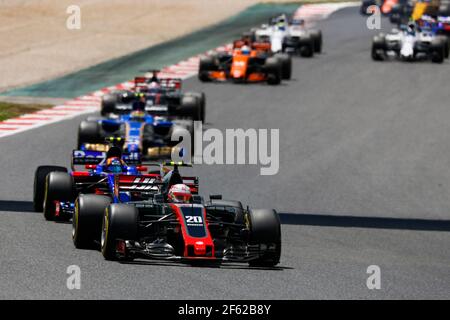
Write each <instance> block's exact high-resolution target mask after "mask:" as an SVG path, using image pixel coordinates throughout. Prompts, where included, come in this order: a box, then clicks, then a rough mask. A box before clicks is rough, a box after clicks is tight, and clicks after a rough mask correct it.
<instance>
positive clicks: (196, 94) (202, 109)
mask: <svg viewBox="0 0 450 320" xmlns="http://www.w3.org/2000/svg"><path fill="white" fill-rule="evenodd" d="M184 95H185V96H192V97H195V98H196V99H197V100H198V103H199V104H200V119H199V120H200V121H201V122H202V123H204V122H205V114H206V96H205V93H204V92H186V93H185V94H184Z"/></svg>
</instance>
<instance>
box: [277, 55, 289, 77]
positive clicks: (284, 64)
mask: <svg viewBox="0 0 450 320" xmlns="http://www.w3.org/2000/svg"><path fill="white" fill-rule="evenodd" d="M276 57H277V58H278V59H279V60H280V63H281V77H282V79H283V80H290V79H291V75H292V59H291V56H290V55H288V54H283V53H281V54H277V55H276Z"/></svg>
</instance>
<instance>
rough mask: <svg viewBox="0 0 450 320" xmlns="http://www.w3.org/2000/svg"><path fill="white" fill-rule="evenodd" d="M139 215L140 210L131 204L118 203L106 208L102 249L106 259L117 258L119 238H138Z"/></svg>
mask: <svg viewBox="0 0 450 320" xmlns="http://www.w3.org/2000/svg"><path fill="white" fill-rule="evenodd" d="M138 216H139V212H138V210H137V209H136V207H134V206H131V205H126V204H119V203H117V204H111V205H109V206H108V207H107V208H106V209H105V211H104V214H103V223H102V234H101V250H102V255H103V257H104V258H105V259H106V260H117V255H116V246H117V240H119V239H120V240H137V231H138V230H137V229H138ZM125 258H126V257H125Z"/></svg>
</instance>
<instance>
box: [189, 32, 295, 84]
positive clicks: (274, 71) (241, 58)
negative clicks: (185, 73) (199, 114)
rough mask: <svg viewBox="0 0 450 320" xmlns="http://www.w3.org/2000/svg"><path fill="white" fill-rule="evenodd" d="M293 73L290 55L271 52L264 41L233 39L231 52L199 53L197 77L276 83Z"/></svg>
mask: <svg viewBox="0 0 450 320" xmlns="http://www.w3.org/2000/svg"><path fill="white" fill-rule="evenodd" d="M291 73H292V62H291V58H290V57H289V56H288V55H286V54H273V53H272V52H271V50H270V46H269V44H267V43H256V42H251V41H247V40H242V39H240V40H236V41H234V43H233V49H232V51H231V52H218V53H215V54H212V55H210V56H206V57H201V58H200V65H199V72H198V78H199V79H200V81H204V82H205V81H212V80H218V81H226V80H232V81H234V82H267V83H268V84H270V85H277V84H280V83H281V80H282V79H283V80H289V79H290V78H291Z"/></svg>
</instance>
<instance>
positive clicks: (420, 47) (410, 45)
mask: <svg viewBox="0 0 450 320" xmlns="http://www.w3.org/2000/svg"><path fill="white" fill-rule="evenodd" d="M448 54H449V50H448V41H447V39H446V38H445V36H440V35H435V34H433V32H431V31H429V30H420V29H418V28H417V27H416V26H415V25H414V24H410V25H408V26H402V27H401V30H398V29H392V31H391V33H389V34H386V35H385V34H382V33H381V34H379V35H377V36H375V37H374V38H373V41H372V59H373V60H385V59H386V58H387V57H389V56H395V57H398V58H400V59H402V60H405V61H413V60H418V59H431V61H432V62H435V63H442V62H443V61H444V59H445V58H448Z"/></svg>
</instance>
